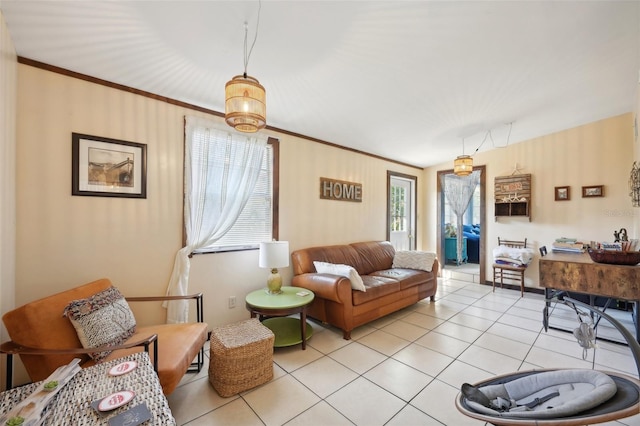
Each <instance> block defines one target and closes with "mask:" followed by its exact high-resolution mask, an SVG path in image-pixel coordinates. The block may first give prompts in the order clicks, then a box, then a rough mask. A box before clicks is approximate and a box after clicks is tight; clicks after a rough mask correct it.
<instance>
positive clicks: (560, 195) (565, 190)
mask: <svg viewBox="0 0 640 426" xmlns="http://www.w3.org/2000/svg"><path fill="white" fill-rule="evenodd" d="M570 197H571V192H570V189H569V187H568V186H556V198H555V200H556V201H569V199H570Z"/></svg>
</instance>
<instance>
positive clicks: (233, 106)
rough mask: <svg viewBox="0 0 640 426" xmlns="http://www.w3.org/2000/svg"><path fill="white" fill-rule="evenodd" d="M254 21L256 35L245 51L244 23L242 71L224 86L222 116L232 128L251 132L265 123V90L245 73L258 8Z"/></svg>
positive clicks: (245, 35) (246, 29)
mask: <svg viewBox="0 0 640 426" xmlns="http://www.w3.org/2000/svg"><path fill="white" fill-rule="evenodd" d="M261 7H262V4H261V3H260V6H259V8H258V21H257V23H256V36H255V38H254V39H253V44H252V45H251V49H250V50H249V51H247V32H248V24H247V23H246V22H245V24H244V73H243V74H242V75H236V76H234V77H233V78H232V79H231V80H230V81H228V82H227V84H226V85H225V87H224V89H225V90H224V92H225V101H224V117H225V121H226V122H227V124H228V125H229V126H231V127H233V128H234V129H236V130H238V131H241V132H247V133H253V132H257V131H258V130H260V129H264V128H265V127H266V125H267V101H266V91H265V89H264V87H263V86H262V85H261V84H260V82H259V81H258V79H256V78H254V77H251V76H249V75H247V65H248V64H249V57H250V56H251V52H252V51H253V47H254V46H255V44H256V40H257V39H258V25H259V24H260V8H261Z"/></svg>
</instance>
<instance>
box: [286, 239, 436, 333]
mask: <svg viewBox="0 0 640 426" xmlns="http://www.w3.org/2000/svg"><path fill="white" fill-rule="evenodd" d="M394 255H395V250H394V248H393V246H392V245H391V243H389V242H387V241H367V242H359V243H352V244H346V245H333V246H322V247H310V248H305V249H301V250H296V251H294V252H293V253H291V260H292V266H293V274H294V276H293V280H292V283H291V285H293V286H295V287H303V288H306V289H309V290H311V291H313V292H314V293H315V299H314V300H313V303H312V304H311V306H310V307H309V309H308V311H307V315H309V316H310V317H312V318H316V319H318V320H320V321H322V322H325V323H328V324H331V325H333V326H335V327H338V328H340V329H342V331H343V337H344V339H345V340H349V339H351V331H352V330H353V329H354V328H356V327H358V326H360V325H363V324H366V323H368V322H370V321H373V320H376V319H378V318H381V317H383V316H385V315H387V314H390V313H392V312H395V311H397V310H400V309H402V308H405V307H407V306H410V305H412V304H414V303H417V302H418V301H420V300H422V299H425V298H427V297H430V298H431V300H434V299H435V294H436V290H437V276H438V267H439V263H438V260H437V259H436V260H435V261H434V262H433V266H432V269H431V272H426V271H423V270H417V269H405V268H393V267H392V265H393V260H394ZM314 261H320V262H327V263H333V264H344V265H350V266H353V267H354V268H355V269H356V271H357V272H358V274H360V276H361V277H362V280H363V282H364V286H365V288H366V292H362V291H358V290H353V289H352V287H351V281H350V280H349V279H348V278H346V277H343V276H338V275H331V274H319V273H317V272H316V269H315V266H314V264H313V262H314Z"/></svg>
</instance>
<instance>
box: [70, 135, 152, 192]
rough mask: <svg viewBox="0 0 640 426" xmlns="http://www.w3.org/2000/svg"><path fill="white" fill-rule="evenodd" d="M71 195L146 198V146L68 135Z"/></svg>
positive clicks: (87, 136)
mask: <svg viewBox="0 0 640 426" xmlns="http://www.w3.org/2000/svg"><path fill="white" fill-rule="evenodd" d="M71 167H72V170H71V195H88V196H94V197H125V198H147V145H145V144H141V143H135V142H127V141H121V140H116V139H109V138H103V137H98V136H90V135H83V134H80V133H72V135H71Z"/></svg>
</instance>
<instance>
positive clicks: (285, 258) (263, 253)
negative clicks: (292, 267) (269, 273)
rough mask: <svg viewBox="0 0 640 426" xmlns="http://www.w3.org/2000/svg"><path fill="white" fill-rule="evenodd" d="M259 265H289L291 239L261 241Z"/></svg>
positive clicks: (264, 266)
mask: <svg viewBox="0 0 640 426" xmlns="http://www.w3.org/2000/svg"><path fill="white" fill-rule="evenodd" d="M258 265H259V266H260V267H261V268H271V269H273V268H284V267H286V266H289V241H269V242H264V243H260V257H259V259H258Z"/></svg>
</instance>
